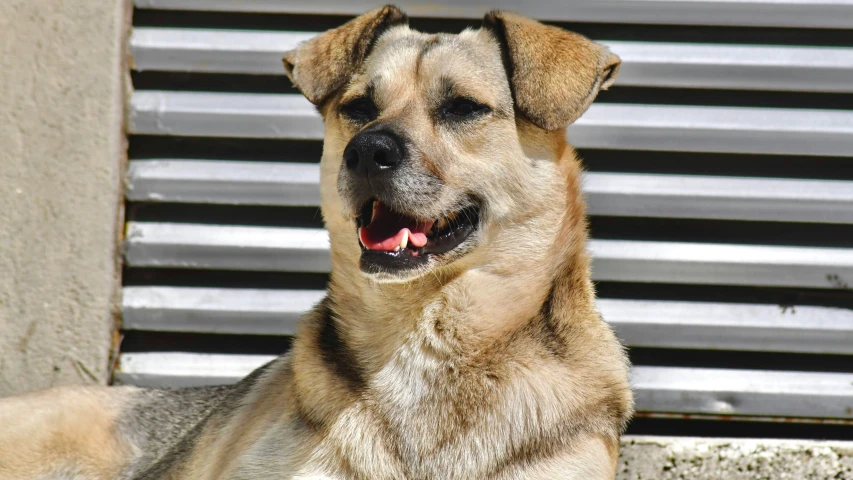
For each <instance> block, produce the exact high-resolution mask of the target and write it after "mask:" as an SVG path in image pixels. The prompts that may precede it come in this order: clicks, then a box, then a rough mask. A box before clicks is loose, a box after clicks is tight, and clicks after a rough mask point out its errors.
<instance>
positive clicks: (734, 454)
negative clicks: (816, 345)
mask: <svg viewBox="0 0 853 480" xmlns="http://www.w3.org/2000/svg"><path fill="white" fill-rule="evenodd" d="M616 478H617V479H618V480H682V479H689V480H823V479H838V480H853V442H814V441H802V440H760V439H759V440H748V439H721V438H710V439H709V438H667V437H627V438H625V439H624V440H623V442H622V454H621V457H620V459H619V468H618V474H617V476H616Z"/></svg>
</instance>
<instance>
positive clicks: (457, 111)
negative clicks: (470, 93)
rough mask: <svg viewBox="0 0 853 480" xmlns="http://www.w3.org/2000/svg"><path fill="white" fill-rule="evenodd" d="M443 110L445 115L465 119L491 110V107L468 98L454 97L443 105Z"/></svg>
mask: <svg viewBox="0 0 853 480" xmlns="http://www.w3.org/2000/svg"><path fill="white" fill-rule="evenodd" d="M441 112H442V113H443V114H444V116H445V117H448V118H454V119H465V118H470V117H474V116H476V115H482V114H484V113H488V112H489V107H487V106H486V105H483V104H480V103H477V102H475V101H473V100H471V99H468V98H454V99H452V100H449V101H448V102H447V103H445V104H444V105H442V107H441Z"/></svg>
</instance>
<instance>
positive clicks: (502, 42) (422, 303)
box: [0, 6, 632, 480]
mask: <svg viewBox="0 0 853 480" xmlns="http://www.w3.org/2000/svg"><path fill="white" fill-rule="evenodd" d="M284 64H285V71H286V73H287V75H288V76H289V77H290V79H291V80H292V81H293V82H294V84H295V85H296V86H297V87H298V88H299V89H300V90H301V91H302V92H303V94H304V95H305V96H306V97H307V98H308V100H310V101H311V102H312V103H314V104H315V105H316V106H317V108H318V110H319V111H320V113H321V114H322V115H323V118H324V121H325V125H326V136H325V144H324V151H323V158H322V164H321V165H322V166H321V190H322V210H323V218H324V220H325V222H326V225H327V227H328V230H329V233H330V238H331V255H332V273H331V279H330V282H329V291H328V296H327V297H326V298H325V299H324V300H323V301H322V302H321V303H320V304H319V305H318V306H317V307H316V308H315V309H314V310H313V311H312V312H311V313H309V314H307V315H306V316H305V317H304V318H303V319H302V321H301V326H300V328H299V332H298V335H297V338H296V340H295V342H294V345H293V348H292V350H291V351H290V352H289V353H288V354H286V355H284V356H282V357H280V358H278V359H277V360H275V361H273V362H271V363H269V364H267V365H265V366H263V367H261V368H260V369H258V370H256V371H255V372H254V373H252V374H251V375H249V376H248V377H247V378H245V379H244V380H242V381H241V382H240V383H238V384H236V385H234V386H228V387H212V388H197V389H187V390H143V389H138V388H132V387H113V388H92V387H76V388H64V389H56V390H52V391H48V392H42V393H37V394H30V395H25V396H22V397H18V398H11V399H5V400H2V401H0V478H2V479H4V480H5V479H16V480H20V479H48V478H50V479H53V478H61V479H114V478H128V479H234V480H236V479H261V478H270V479H272V478H276V479H278V478H300V479H308V478H311V479H473V478H482V479H516V478H537V479H557V478H577V479H606V478H613V477H614V475H615V466H616V460H617V455H618V442H619V437H620V434H621V432H622V431H623V428H624V426H625V423H626V421H627V420H628V419H629V417H630V415H631V412H632V397H631V391H630V388H629V384H628V379H627V377H628V376H627V372H628V363H627V360H626V356H625V354H624V352H623V349H622V347H621V345H620V344H619V342H618V341H617V339H616V338H615V336H614V334H613V332H612V331H611V329H610V327H609V326H608V325H607V324H606V323H604V321H602V319H601V317H600V315H599V313H598V311H597V310H596V307H595V303H594V290H593V285H592V282H591V280H590V271H589V270H590V267H589V256H588V254H587V251H586V244H585V242H586V237H587V227H586V219H585V207H584V202H583V198H582V194H581V188H580V166H579V163H578V160H577V158H576V156H575V152H574V150H573V149H572V147H571V146H570V145H568V144H567V143H566V140H565V133H566V132H565V129H566V126H567V125H568V124H570V123H571V122H573V121H574V120H575V119H577V118H578V117H579V116H580V115H581V114H582V113H583V112H584V111H585V110H586V108H587V107H588V106H589V104H590V103H591V102H592V100H593V99H594V98H595V96H596V94H597V92H598V91H599V90H600V89H603V88H606V87H607V86H609V85H610V84H611V83H612V81H613V79H614V77H615V74H616V71H617V70H618V66H619V59H618V58H617V57H616V56H614V55H613V54H611V53H610V52H608V50H607V49H606V48H604V47H602V46H600V45H598V44H595V43H593V42H591V41H589V40H587V39H586V38H584V37H582V36H579V35H576V34H573V33H570V32H567V31H564V30H562V29H559V28H556V27H551V26H546V25H543V24H540V23H538V22H536V21H533V20H530V19H528V18H525V17H522V16H519V15H516V14H512V13H505V12H492V13H490V14H488V15H487V16H486V17H485V20H484V23H483V27H482V28H480V29H478V30H465V31H463V32H462V33H460V34H458V35H448V34H439V35H428V34H424V33H420V32H417V31H414V30H411V29H410V28H409V27H408V26H407V21H406V17H405V15H404V14H403V13H402V12H400V11H399V10H398V9H397V8H395V7H392V6H386V7H383V8H379V9H376V10H374V11H371V12H369V13H367V14H365V15H362V16H360V17H358V18H356V19H354V20H352V21H350V22H349V23H346V24H345V25H343V26H341V27H340V28H337V29H334V30H331V31H328V32H326V33H324V34H322V35H320V36H318V37H316V38H314V39H313V40H310V41H308V42H307V43H305V44H303V45H301V46H299V47H298V48H296V49H295V50H293V51H291V52H288V53H287V54H286V55H285V58H284ZM364 95H369V96H370V97H371V98H372V99H373V101H374V102H375V103H376V106H377V108H378V118H376V119H374V120H372V121H370V122H368V123H367V124H364V123H359V122H357V121H353V120H352V119H351V118H348V117H347V116H346V115H344V114H342V113H341V106H342V105H344V104H346V103H347V102H349V101H350V100H351V99H353V98H355V97H358V96H364ZM454 96H455V97H459V96H462V97H465V98H470V99H474V100H476V101H477V102H479V103H481V104H484V105H487V106H488V107H489V110H488V111H487V112H486V113H484V114H482V115H478V116H476V118H473V119H472V120H467V121H464V122H455V123H454V122H448V121H445V120H442V118H441V116H440V115H438V114H436V113H435V112H436V109H437V108H438V107H439V106H440V105H441V104H442V102H445V101H447V99H448V98H450V97H454ZM371 128H372V129H389V130H391V131H393V132H395V134H396V135H398V136H399V137H400V138H402V139H404V143H405V145H406V167H405V170H403V171H402V173H400V174H399V178H398V179H397V180H396V182H397V183H394V184H393V185H390V186H389V187H388V192H391V193H386V195H387V196H388V198H386V199H383V201H387V202H392V203H393V205H394V206H395V208H398V209H401V210H402V211H406V212H408V213H410V214H412V215H416V216H418V217H419V218H437V217H440V216H441V215H444V214H446V213H447V212H449V211H453V210H454V209H458V208H460V206H462V205H463V204H465V202H468V201H469V200H468V199H472V198H473V199H476V201H477V202H478V205H480V207H481V209H482V213H481V218H480V220H479V224H480V225H479V228H478V229H477V231H476V233H475V234H473V235H472V236H471V238H469V239H468V240H466V241H465V242H464V243H463V244H462V245H460V246H459V247H458V248H457V249H455V250H453V251H451V252H450V253H448V254H446V255H443V256H441V255H439V256H436V258H431V259H430V260H429V262H427V263H426V264H424V265H421V266H420V267H418V268H416V269H412V270H407V271H402V272H398V271H382V270H380V271H373V272H371V273H364V272H363V271H362V268H360V266H359V258H360V255H361V251H360V246H359V243H358V240H357V237H356V233H355V232H356V224H355V219H356V215H357V211H356V209H357V208H358V206H357V205H356V204H355V201H356V196H355V194H354V193H353V191H352V188H353V187H352V182H351V181H350V179H349V178H348V176H347V175H348V174H347V172H346V171H345V170H346V169H344V168H343V167H342V156H343V155H344V150H345V148H346V146H347V144H348V143H349V142H350V139H352V138H353V137H354V136H355V135H356V134H357V133H359V132H360V131H363V130H366V129H371Z"/></svg>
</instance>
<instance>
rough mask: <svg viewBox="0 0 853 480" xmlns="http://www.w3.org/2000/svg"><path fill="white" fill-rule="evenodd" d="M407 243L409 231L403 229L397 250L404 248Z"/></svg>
mask: <svg viewBox="0 0 853 480" xmlns="http://www.w3.org/2000/svg"><path fill="white" fill-rule="evenodd" d="M408 244H409V231H408V230H404V231H403V239H402V240H400V245H399V246H398V248H397V250H402V249H404V248H406V245H408Z"/></svg>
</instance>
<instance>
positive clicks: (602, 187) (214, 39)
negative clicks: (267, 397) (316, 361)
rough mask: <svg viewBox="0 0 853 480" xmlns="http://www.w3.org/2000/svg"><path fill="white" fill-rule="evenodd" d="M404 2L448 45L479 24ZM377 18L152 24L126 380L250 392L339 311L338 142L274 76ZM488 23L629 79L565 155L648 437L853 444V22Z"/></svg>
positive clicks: (579, 15)
mask: <svg viewBox="0 0 853 480" xmlns="http://www.w3.org/2000/svg"><path fill="white" fill-rule="evenodd" d="M409 3H412V5H409ZM399 4H400V6H401V7H402V8H404V9H406V10H407V11H408V12H409V13H410V14H411V15H413V16H415V17H422V18H415V19H414V20H413V24H414V25H415V26H417V27H422V28H426V29H427V30H433V31H435V30H437V29H448V30H451V31H452V30H458V27H461V26H463V25H466V24H469V23H470V24H475V23H477V21H476V20H474V19H476V18H480V17H481V16H482V14H483V13H484V11H485V9H486V7H481V6H480V5H479V2H473V1H465V2H417V4H415V2H399ZM373 6H374V5H373V3H372V2H362V1H351V2H343V1H340V0H315V1H312V2H304V1H290V2H281V1H278V0H242V1H240V2H234V1H232V0H206V1H199V0H136V10H135V26H134V29H133V33H132V37H131V39H130V43H131V51H132V56H133V63H132V65H133V72H132V73H133V80H134V86H135V91H134V93H133V95H132V97H131V98H130V100H129V101H130V107H129V112H130V116H129V123H128V124H129V129H130V134H131V148H130V156H131V161H130V168H129V170H128V178H127V185H128V188H127V201H128V215H127V217H128V219H129V221H128V224H127V231H126V254H125V264H126V267H125V275H124V285H125V286H124V303H123V308H124V334H125V340H124V344H123V351H122V355H121V360H120V368H119V370H118V372H117V374H116V379H117V380H118V381H119V382H121V383H130V384H136V385H170V386H176V385H199V384H211V383H221V382H230V381H234V380H236V379H237V378H239V377H240V376H242V375H245V374H246V373H248V372H249V371H251V370H252V369H253V368H254V367H255V366H258V365H260V364H261V363H263V362H265V361H266V360H267V359H268V358H269V357H270V356H271V355H274V354H277V353H280V352H281V351H283V350H285V349H286V348H287V345H288V343H287V340H286V336H287V335H291V334H293V332H294V325H295V322H296V321H297V318H298V317H299V315H300V313H301V312H303V311H305V310H306V309H308V308H310V306H311V305H313V304H314V303H315V302H316V301H317V300H319V299H320V298H321V295H322V288H323V286H324V282H325V278H326V277H325V275H326V272H328V269H329V259H328V251H327V250H328V240H327V237H326V233H325V232H324V231H323V230H322V225H321V222H320V219H319V214H318V213H317V205H318V203H319V195H318V191H317V184H318V178H319V170H318V166H317V161H318V160H319V157H320V140H321V138H322V133H323V128H322V123H321V122H320V119H319V117H318V115H317V114H316V112H315V111H314V109H313V107H312V106H311V105H310V104H309V103H308V102H307V101H306V100H304V99H303V98H302V97H301V96H299V95H298V93H297V92H295V91H294V90H292V88H291V87H290V86H289V82H287V80H286V79H285V78H284V77H283V76H282V75H281V71H280V69H281V61H280V58H281V55H282V52H284V51H286V50H287V49H289V48H291V47H293V46H294V45H296V44H297V43H298V42H300V41H302V40H305V39H307V38H310V37H311V36H312V35H313V34H314V33H316V32H318V31H322V30H324V29H326V28H330V27H333V26H336V25H338V24H339V23H341V22H342V21H344V20H345V19H346V16H347V15H353V14H357V13H361V12H363V11H366V10H367V9H369V8H371V7H373ZM490 7H499V8H512V9H514V10H518V11H521V12H522V13H526V14H528V15H531V16H535V17H537V18H539V19H542V20H546V21H551V22H556V23H558V24H561V25H564V26H566V27H567V28H569V29H572V30H576V31H580V32H581V33H585V34H587V35H589V36H591V37H593V38H595V39H597V40H600V41H603V42H604V43H606V44H608V45H610V46H611V48H612V49H613V50H614V51H615V52H616V53H618V54H619V55H620V56H621V57H622V59H623V62H624V63H623V65H624V66H623V69H622V73H621V75H620V78H619V80H618V82H617V86H616V88H614V89H613V90H612V91H610V92H607V93H605V94H603V95H602V96H601V98H600V99H599V101H597V102H596V103H595V105H593V106H592V108H590V110H589V112H588V113H587V114H585V115H584V116H583V117H582V118H581V119H580V120H579V121H578V122H577V123H576V124H575V125H574V126H573V127H571V129H570V133H569V137H570V139H571V140H572V142H573V143H574V144H575V145H576V146H577V147H579V149H580V150H581V154H582V156H583V157H584V158H585V159H586V162H587V165H588V167H589V171H588V172H587V173H586V174H585V178H584V188H585V191H586V193H587V195H588V198H589V206H590V213H591V215H592V233H593V237H594V239H593V240H592V241H591V243H590V248H591V250H592V253H593V256H594V277H595V280H596V281H597V282H598V288H599V293H600V296H601V300H600V308H601V310H602V313H603V315H604V318H605V319H606V320H607V321H609V322H610V323H612V324H613V325H614V326H615V328H616V330H617V331H618V333H619V335H620V337H621V338H622V339H623V340H624V341H625V342H626V344H627V345H629V346H630V347H631V354H632V360H633V361H634V362H635V367H634V371H633V382H634V385H635V389H636V396H637V408H638V411H639V415H638V417H639V418H640V419H642V418H644V417H654V418H678V417H679V416H683V415H690V416H693V417H696V418H708V419H718V420H726V419H729V417H730V416H734V417H735V418H742V419H751V420H755V419H762V420H773V419H776V420H781V419H786V418H789V417H794V418H795V419H797V420H799V421H812V422H824V423H827V422H828V423H834V424H844V423H850V422H851V421H853V361H851V360H853V357H850V355H853V310H851V307H853V290H851V285H853V1H851V0H825V1H822V2H819V3H818V2H813V1H809V0H785V1H781V0H778V1H775V0H761V1H759V0H738V1H710V0H707V1H706V0H666V1H664V0H646V1H636V0H595V1H592V0H587V1H579V0H576V1H555V0H533V1H529V2H510V1H508V0H499V1H495V2H493V5H490ZM469 19H470V20H469ZM697 416H698V417H697ZM680 418H683V417H680ZM661 422H663V420H661ZM694 423H695V422H694ZM661 425H662V424H661ZM687 431H688V432H691V431H694V430H690V428H689V427H688V428H687ZM788 432H789V433H787V434H784V433H783V435H788V436H790V431H788ZM846 432H849V433H853V430H850V429H848V430H846ZM849 433H848V434H849Z"/></svg>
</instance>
